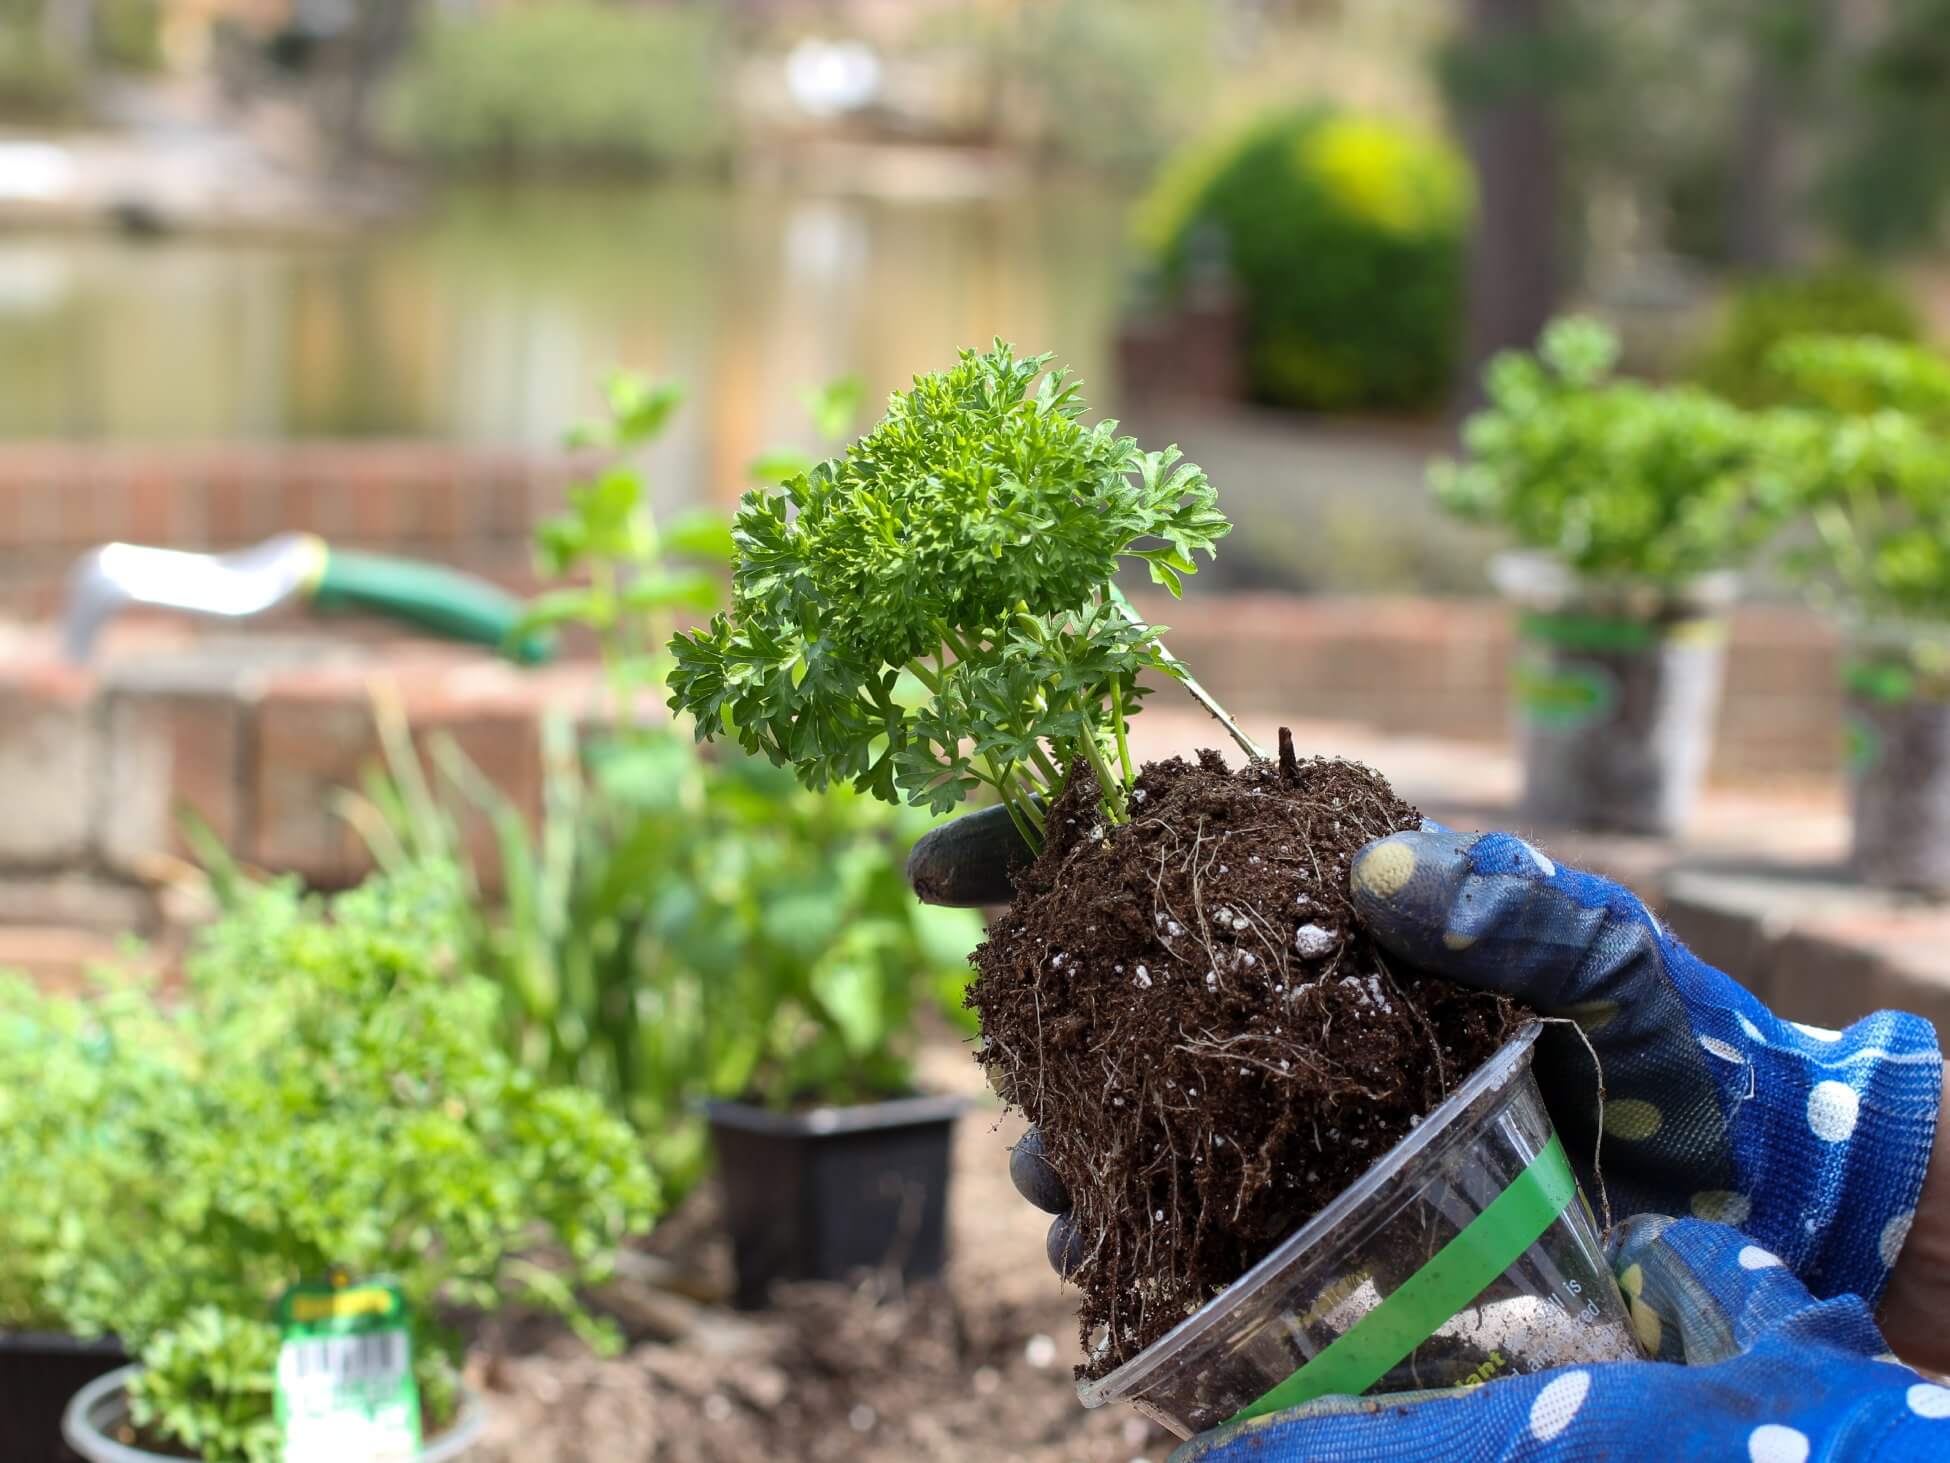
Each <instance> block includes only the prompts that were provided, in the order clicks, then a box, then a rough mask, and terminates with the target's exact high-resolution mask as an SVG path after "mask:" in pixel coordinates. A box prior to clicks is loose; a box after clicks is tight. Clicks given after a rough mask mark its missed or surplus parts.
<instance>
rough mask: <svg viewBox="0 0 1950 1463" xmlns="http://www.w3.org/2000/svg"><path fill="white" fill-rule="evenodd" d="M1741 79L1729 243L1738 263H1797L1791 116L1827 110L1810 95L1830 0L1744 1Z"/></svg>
mask: <svg viewBox="0 0 1950 1463" xmlns="http://www.w3.org/2000/svg"><path fill="white" fill-rule="evenodd" d="M1748 7H1749V12H1748V16H1747V21H1746V24H1747V30H1748V37H1747V56H1746V76H1745V77H1744V79H1743V80H1742V83H1741V89H1740V100H1739V111H1738V114H1737V115H1736V117H1735V120H1734V136H1733V150H1732V163H1733V177H1732V186H1731V187H1730V188H1729V189H1728V190H1727V206H1728V208H1729V209H1730V210H1731V213H1730V215H1729V217H1728V219H1727V240H1728V242H1729V243H1730V245H1731V246H1732V254H1733V262H1734V264H1735V265H1737V266H1739V267H1741V268H1743V269H1749V270H1754V271H1767V270H1775V269H1783V268H1786V267H1787V266H1789V265H1791V264H1792V263H1793V262H1794V253H1795V224H1796V221H1797V219H1798V217H1799V215H1800V211H1801V209H1800V204H1801V200H1800V198H1799V197H1798V196H1797V195H1798V193H1799V191H1800V189H1799V182H1798V180H1797V179H1796V177H1795V158H1794V153H1795V144H1796V121H1795V119H1796V117H1797V115H1800V116H1806V115H1807V114H1808V113H1809V112H1810V111H1818V112H1820V113H1824V114H1825V113H1827V112H1829V111H1830V110H1831V108H1830V107H1823V106H1820V105H1819V103H1818V101H1817V99H1816V97H1815V96H1814V95H1813V94H1812V93H1813V89H1814V85H1815V83H1816V81H1817V80H1818V73H1819V71H1820V69H1821V64H1822V60H1823V58H1824V57H1826V56H1828V55H1830V54H1831V43H1832V41H1833V40H1834V37H1835V22H1836V7H1835V0H1748Z"/></svg>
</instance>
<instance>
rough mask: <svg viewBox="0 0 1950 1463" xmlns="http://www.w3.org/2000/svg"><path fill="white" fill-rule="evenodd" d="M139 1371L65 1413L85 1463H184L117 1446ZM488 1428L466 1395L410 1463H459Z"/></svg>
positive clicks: (119, 1374) (85, 1392)
mask: <svg viewBox="0 0 1950 1463" xmlns="http://www.w3.org/2000/svg"><path fill="white" fill-rule="evenodd" d="M140 1370H141V1367H139V1366H125V1367H122V1368H121V1369H120V1370H118V1371H112V1372H110V1373H109V1374H108V1375H107V1376H105V1377H97V1378H96V1379H95V1380H94V1381H92V1382H90V1383H89V1384H88V1385H87V1386H85V1387H83V1388H82V1389H81V1390H80V1391H79V1392H77V1393H75V1394H74V1399H73V1400H72V1401H70V1402H69V1403H68V1411H67V1414H66V1416H64V1417H63V1418H62V1419H61V1435H62V1436H63V1437H64V1438H66V1439H67V1442H68V1446H69V1447H70V1448H73V1449H74V1450H75V1452H77V1453H79V1454H80V1455H81V1456H82V1457H83V1458H84V1459H86V1460H87V1463H183V1459H182V1455H181V1454H178V1453H151V1452H150V1451H148V1450H147V1449H146V1448H133V1447H130V1446H129V1445H128V1444H127V1443H123V1442H118V1441H116V1438H115V1434H116V1433H118V1432H120V1431H121V1430H122V1429H123V1428H124V1427H125V1426H126V1425H127V1423H128V1420H129V1378H131V1377H133V1376H134V1375H135V1374H136V1373H137V1372H138V1371H140ZM486 1427H487V1411H486V1409H485V1408H483V1407H482V1406H481V1401H480V1398H478V1397H476V1396H475V1395H474V1394H473V1393H472V1392H465V1391H464V1392H462V1393H461V1400H460V1415H459V1416H458V1417H456V1418H455V1419H454V1421H453V1423H452V1424H451V1425H450V1426H448V1427H446V1428H444V1429H442V1430H441V1431H440V1432H439V1433H437V1434H436V1435H435V1436H433V1437H431V1438H429V1439H427V1441H426V1442H425V1444H423V1445H422V1447H421V1448H420V1451H419V1452H417V1453H415V1454H414V1455H413V1457H412V1458H411V1459H410V1460H408V1463H456V1460H458V1459H464V1458H465V1457H466V1456H467V1454H468V1451H469V1450H470V1449H472V1448H473V1446H474V1444H475V1443H477V1442H479V1441H480V1438H481V1433H482V1431H483V1430H484V1429H485V1428H486ZM345 1463H362V1460H359V1459H353V1458H348V1459H346V1460H345Z"/></svg>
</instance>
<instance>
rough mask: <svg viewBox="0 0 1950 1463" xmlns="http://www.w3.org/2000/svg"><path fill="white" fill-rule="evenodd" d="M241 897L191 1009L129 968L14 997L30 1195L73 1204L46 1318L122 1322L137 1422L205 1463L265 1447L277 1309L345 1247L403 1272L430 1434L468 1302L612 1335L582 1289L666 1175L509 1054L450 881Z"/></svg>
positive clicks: (270, 1431) (195, 985)
mask: <svg viewBox="0 0 1950 1463" xmlns="http://www.w3.org/2000/svg"><path fill="white" fill-rule="evenodd" d="M236 897H237V901H238V902H237V904H236V906H235V907H234V908H233V909H232V910H231V911H230V912H229V913H228V914H226V915H225V917H224V918H223V919H222V920H220V921H219V922H218V923H217V924H216V925H214V926H212V927H211V928H210V929H208V930H207V931H206V932H205V933H204V934H203V935H202V937H201V938H200V940H199V944H198V946H197V949H196V950H195V952H194V954H193V955H192V957H191V958H190V960H189V962H188V967H187V979H188V991H187V993H186V996H185V997H184V999H183V1000H182V1001H181V1002H180V1004H173V1005H171V1006H169V1007H164V1006H162V1005H160V1004H158V1002H157V1001H156V1000H155V998H154V997H153V996H152V995H151V994H150V993H148V992H145V991H143V990H141V989H140V988H138V987H128V986H125V987H121V988H118V989H111V990H109V991H108V992H106V993H105V994H102V995H100V996H98V997H94V998H76V997H48V996H41V995H38V994H37V993H35V992H34V991H33V990H32V989H31V988H29V987H27V986H26V985H25V984H16V985H12V986H9V987H7V988H6V991H5V994H4V997H3V998H0V999H4V1005H3V1006H0V1031H5V1032H7V1033H10V1035H9V1037H8V1049H9V1050H10V1051H15V1050H18V1051H25V1050H28V1049H30V1048H31V1049H34V1050H38V1051H39V1052H40V1053H41V1054H42V1058H43V1060H44V1061H45V1062H46V1064H47V1067H48V1069H49V1070H50V1071H52V1072H54V1073H56V1074H59V1080H58V1082H57V1084H56V1085H55V1086H54V1087H53V1088H52V1089H51V1090H49V1091H47V1092H45V1093H43V1092H40V1091H37V1090H36V1089H34V1088H33V1087H32V1086H31V1085H30V1086H28V1087H27V1088H26V1089H24V1090H16V1091H14V1092H12V1093H10V1095H9V1097H8V1099H7V1114H6V1128H7V1129H8V1131H9V1132H10V1133H11V1132H13V1131H16V1130H18V1131H25V1132H30V1133H38V1134H41V1135H44V1136H45V1137H46V1138H47V1140H48V1146H47V1148H46V1150H45V1154H44V1158H45V1160H46V1162H45V1167H44V1169H42V1170H41V1171H39V1172H37V1173H35V1174H34V1176H33V1179H32V1180H31V1181H30V1186H29V1189H28V1190H27V1191H29V1192H31V1188H32V1185H33V1184H34V1183H39V1182H45V1183H46V1184H47V1185H48V1186H49V1191H50V1193H49V1195H48V1196H47V1197H50V1198H52V1199H54V1200H58V1201H60V1202H63V1203H66V1204H68V1205H70V1206H72V1207H71V1208H70V1210H69V1212H68V1213H67V1214H66V1215H65V1216H63V1217H62V1221H61V1222H59V1223H56V1224H52V1225H48V1226H43V1227H40V1228H37V1229H36V1230H35V1231H34V1232H33V1234H32V1242H33V1244H34V1246H35V1250H34V1255H35V1261H36V1263H35V1264H34V1265H33V1266H32V1267H31V1269H32V1293H33V1301H34V1306H35V1308H36V1313H37V1314H39V1315H44V1316H48V1317H52V1318H54V1319H57V1320H58V1321H59V1323H60V1324H61V1326H62V1327H63V1329H66V1330H69V1331H72V1332H75V1333H77V1334H81V1335H91V1334H100V1333H104V1332H109V1331H113V1332H114V1333H116V1334H117V1335H119V1336H120V1337H121V1338H122V1340H123V1341H124V1343H125V1344H126V1345H128V1346H129V1348H130V1350H131V1351H132V1352H134V1353H135V1354H136V1355H137V1356H138V1357H139V1358H140V1359H142V1360H143V1361H144V1362H145V1364H147V1365H148V1367H149V1369H148V1370H146V1371H145V1372H144V1373H142V1374H141V1376H140V1377H139V1378H138V1380H137V1381H136V1382H135V1383H134V1384H133V1385H132V1387H131V1404H132V1407H133V1408H134V1410H135V1413H136V1415H137V1417H138V1418H139V1419H140V1420H141V1421H142V1424H143V1425H144V1426H146V1427H150V1428H152V1429H154V1432H155V1436H156V1441H158V1442H163V1443H168V1444H175V1445H180V1446H182V1447H184V1448H186V1449H188V1450H190V1452H191V1454H192V1455H193V1456H199V1457H202V1458H204V1459H206V1460H208V1463H231V1460H235V1459H247V1460H249V1463H272V1460H274V1459H275V1456H276V1442H277V1439H276V1432H275V1428H274V1426H272V1425H271V1423H270V1417H271V1406H272V1394H271V1387H270V1378H271V1372H270V1368H271V1366H272V1365H273V1364H274V1362H275V1355H276V1351H275V1345H274V1341H275V1336H274V1333H272V1331H271V1328H270V1326H269V1324H268V1317H269V1313H270V1307H271V1305H272V1302H273V1301H274V1300H275V1299H276V1297H277V1296H278V1295H279V1294H280V1293H281V1292H282V1291H283V1290H284V1289H285V1288H286V1287H287V1286H289V1285H291V1284H292V1283H294V1282H296V1281H298V1280H301V1279H308V1278H310V1279H315V1278H318V1277H320V1276H322V1275H324V1274H326V1273H328V1272H329V1271H331V1270H332V1269H333V1268H334V1267H339V1266H343V1267H344V1268H345V1269H346V1270H347V1271H349V1272H351V1273H353V1274H355V1275H381V1274H383V1275H390V1276H392V1277H394V1278H396V1279H397V1280H398V1282H399V1284H400V1286H401V1288H402V1290H403V1292H404V1293H405V1295H406V1297H407V1299H408V1301H409V1303H410V1305H411V1308H412V1321H413V1347H414V1362H415V1373H416V1378H417V1380H418V1382H419V1385H420V1389H421V1399H422V1406H423V1410H424V1413H425V1415H426V1417H427V1419H428V1423H429V1426H430V1427H435V1428H437V1427H439V1426H440V1425H442V1424H443V1423H444V1422H445V1421H447V1420H448V1419H449V1418H451V1416H452V1414H453V1409H454V1404H455V1400H456V1395H457V1394H456V1390H455V1388H456V1378H457V1375H458V1361H459V1354H460V1350H461V1338H460V1336H459V1335H458V1334H457V1333H456V1332H454V1331H451V1330H449V1329H448V1326H447V1323H448V1322H449V1321H451V1320H452V1319H453V1318H454V1317H455V1316H456V1315H457V1314H460V1313H465V1312H485V1311H492V1310H494V1309H496V1308H498V1307H500V1306H502V1305H505V1304H507V1303H508V1302H509V1301H510V1300H514V1299H523V1300H527V1301H530V1302H533V1303H539V1304H541V1305H544V1306H548V1307H551V1308H554V1309H557V1310H559V1311H562V1312H563V1313H564V1314H566V1315H568V1316H570V1317H571V1318H572V1319H575V1320H577V1321H579V1322H580V1323H581V1324H582V1325H583V1328H584V1330H585V1332H586V1333H587V1334H590V1335H591V1336H592V1337H598V1338H599V1337H600V1332H599V1330H598V1328H596V1326H595V1324H594V1323H593V1322H589V1321H587V1320H586V1319H584V1318H583V1316H582V1313H581V1312H580V1310H579V1309H578V1307H577V1305H576V1302H575V1299H574V1286H575V1283H576V1282H577V1281H578V1280H579V1279H582V1278H593V1277H595V1276H599V1275H600V1274H601V1273H603V1271H604V1270H605V1269H606V1267H607V1265H608V1263H609V1260H610V1258H611V1256H612V1253H613V1247H614V1246H615V1244H616V1243H617V1242H618V1241H619V1240H620V1239H621V1238H622V1237H623V1236H624V1235H626V1234H628V1233H631V1232H634V1231H636V1230H638V1229H640V1228H641V1227H642V1226H644V1225H645V1224H646V1223H647V1221H648V1220H649V1218H650V1216H651V1214H652V1212H653V1210H654V1208H655V1204H656V1197H657V1194H656V1188H655V1185H654V1183H653V1181H652V1179H651V1177H650V1174H649V1173H648V1171H647V1170H646V1168H645V1166H644V1163H643V1160H642V1158H641V1157H640V1155H639V1151H638V1145H637V1143H636V1140H635V1137H634V1135H633V1134H632V1133H631V1132H630V1130H629V1129H628V1128H627V1127H626V1126H625V1125H624V1124H622V1123H620V1122H618V1121H617V1120H615V1119H614V1118H612V1117H610V1116H609V1115H608V1114H607V1113H605V1112H604V1111H603V1108H602V1106H601V1103H600V1102H599V1100H598V1099H597V1098H596V1097H594V1096H593V1095H591V1094H587V1093H583V1092H579V1091H576V1090H573V1089H570V1088H564V1087H550V1086H546V1085H544V1084H542V1083H539V1082H537V1081H535V1080H534V1079H533V1078H531V1077H529V1076H528V1075H527V1074H525V1073H523V1072H521V1071H518V1070H517V1069H515V1068H514V1067H513V1066H512V1065H511V1064H510V1063H509V1061H508V1060H507V1058H506V1057H505V1056H503V1055H502V1054H501V1051H500V1047H499V1043H498V1042H497V1041H496V1040H495V1036H496V1024H497V1004H498V997H497V993H496V991H495V990H494V988H493V987H492V986H491V985H490V984H489V983H488V982H487V981H486V980H484V979H483V978H481V977H480V976H479V975H478V974H476V973H474V972H473V971H471V970H468V969H467V968H466V967H465V966H464V965H462V964H460V963H459V960H458V957H459V955H460V953H461V950H462V944H461V941H460V938H459V934H460V930H461V923H460V918H459V914H460V912H459V909H458V907H457V901H456V899H455V897H454V894H453V892H452V891H451V890H450V889H447V888H443V887H442V886H440V885H439V884H438V883H437V882H435V881H433V880H430V879H427V878H424V877H419V878H408V879H403V880H399V881H384V880H376V881H373V882H371V883H369V884H368V885H367V886H365V887H364V888H362V889H359V890H357V891H354V892H352V893H349V894H345V895H341V896H339V897H337V898H335V899H333V900H332V901H330V903H329V904H325V903H321V902H318V901H313V900H308V899H305V898H303V897H301V896H300V895H299V894H298V893H296V892H295V891H294V890H293V889H291V888H289V887H286V886H283V885H278V886H269V887H264V886H256V887H245V888H241V889H240V890H239V891H238V893H237V896H236ZM15 1042H18V1043H19V1044H20V1045H19V1047H18V1048H17V1049H16V1048H15V1047H14V1043H15ZM75 1094H80V1095H81V1096H83V1097H84V1098H85V1102H84V1103H83V1105H82V1106H80V1107H78V1108H73V1107H68V1106H67V1101H68V1098H69V1097H70V1096H73V1095H75ZM15 1192H16V1193H19V1192H22V1190H15ZM35 1207H36V1209H37V1210H45V1209H46V1207H47V1206H46V1205H45V1204H44V1203H43V1201H42V1200H36V1204H35ZM538 1255H542V1256H549V1257H553V1258H552V1259H550V1260H549V1262H548V1263H541V1262H540V1261H539V1260H538V1259H537V1258H533V1257H535V1256H538ZM14 1263H16V1264H18V1260H17V1259H16V1260H15V1261H14Z"/></svg>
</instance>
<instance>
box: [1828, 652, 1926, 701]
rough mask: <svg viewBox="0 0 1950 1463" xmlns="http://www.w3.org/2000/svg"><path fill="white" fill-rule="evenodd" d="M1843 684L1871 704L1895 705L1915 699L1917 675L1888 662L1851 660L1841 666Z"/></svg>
mask: <svg viewBox="0 0 1950 1463" xmlns="http://www.w3.org/2000/svg"><path fill="white" fill-rule="evenodd" d="M1842 684H1843V685H1844V686H1845V687H1847V688H1848V689H1849V690H1850V691H1852V692H1854V693H1855V694H1856V695H1857V696H1860V697H1862V698H1864V699H1865V700H1869V701H1886V702H1890V703H1892V704H1894V703H1897V702H1902V701H1910V700H1914V699H1915V696H1916V672H1915V671H1913V670H1911V669H1910V668H1909V667H1908V666H1906V665H1896V664H1895V663H1893V662H1891V661H1886V660H1852V661H1850V662H1848V664H1846V665H1845V666H1843V667H1842Z"/></svg>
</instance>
